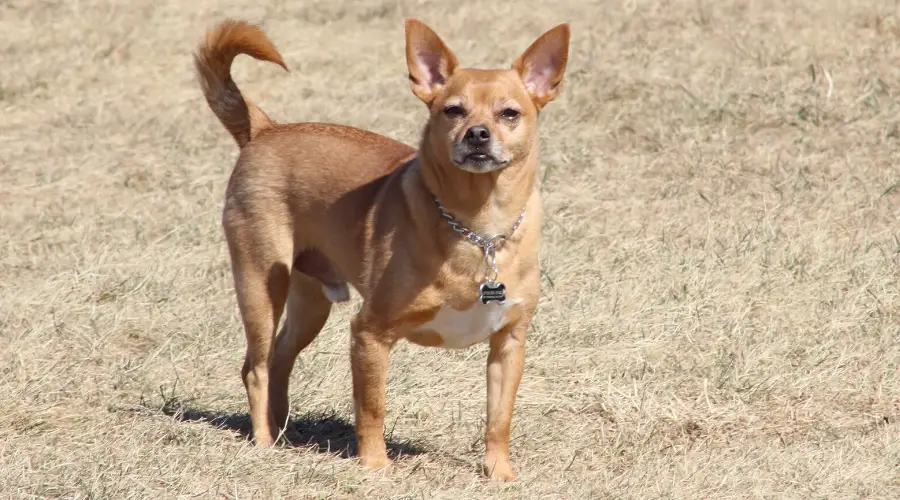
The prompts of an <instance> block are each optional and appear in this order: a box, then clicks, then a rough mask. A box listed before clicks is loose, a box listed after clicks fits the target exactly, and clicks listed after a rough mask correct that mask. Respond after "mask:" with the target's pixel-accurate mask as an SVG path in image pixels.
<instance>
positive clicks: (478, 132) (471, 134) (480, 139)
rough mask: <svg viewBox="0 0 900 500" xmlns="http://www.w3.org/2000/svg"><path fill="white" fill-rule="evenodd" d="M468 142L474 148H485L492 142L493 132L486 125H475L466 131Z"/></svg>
mask: <svg viewBox="0 0 900 500" xmlns="http://www.w3.org/2000/svg"><path fill="white" fill-rule="evenodd" d="M465 139H466V142H468V143H469V144H471V145H473V146H483V145H484V144H487V142H488V141H489V140H491V131H490V130H488V128H487V127H485V126H484V125H475V126H474V127H472V128H470V129H469V130H466V137H465Z"/></svg>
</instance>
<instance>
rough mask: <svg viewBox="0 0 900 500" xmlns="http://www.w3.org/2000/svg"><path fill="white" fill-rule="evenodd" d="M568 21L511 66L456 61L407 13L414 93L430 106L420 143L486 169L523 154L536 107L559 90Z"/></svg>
mask: <svg viewBox="0 0 900 500" xmlns="http://www.w3.org/2000/svg"><path fill="white" fill-rule="evenodd" d="M568 54H569V25H568V24H561V25H559V26H557V27H555V28H553V29H551V30H550V31H548V32H546V33H544V34H543V35H542V36H541V37H540V38H538V39H537V40H536V41H535V42H534V43H532V44H531V46H530V47H529V48H528V49H527V50H526V51H525V52H524V53H523V54H522V55H521V56H519V58H518V59H516V60H515V62H513V64H512V67H511V68H510V69H505V70H484V69H471V68H459V67H458V66H459V63H458V61H457V59H456V56H454V55H453V52H451V51H450V49H448V48H447V46H446V45H445V44H444V42H443V41H441V39H440V37H438V35H437V34H436V33H435V32H434V31H432V30H431V28H429V27H428V26H426V25H425V24H424V23H423V22H421V21H418V20H415V19H408V20H407V21H406V62H407V66H408V67H409V80H410V86H411V88H412V91H413V93H414V94H415V95H416V96H417V97H418V98H419V99H421V100H422V101H423V102H424V103H425V104H426V105H427V106H428V108H429V110H430V111H431V118H430V120H429V122H428V132H427V133H426V136H425V137H424V138H423V140H424V141H425V144H424V146H426V147H428V148H429V149H430V150H431V152H432V153H433V154H434V155H436V156H437V159H438V160H439V161H441V163H445V164H448V163H449V164H452V165H454V166H455V167H458V168H460V169H463V170H466V171H468V172H473V173H484V172H491V171H495V170H498V169H502V168H504V167H506V166H507V165H510V164H516V163H518V162H521V161H524V160H525V159H527V158H528V157H529V155H530V154H531V152H532V150H534V149H535V146H536V143H537V117H538V112H539V111H540V109H541V108H542V107H543V106H544V105H546V104H547V103H548V102H550V101H552V100H553V99H554V98H555V97H556V96H557V95H558V94H559V91H560V85H561V83H562V80H563V74H564V73H565V70H566V62H567V60H568Z"/></svg>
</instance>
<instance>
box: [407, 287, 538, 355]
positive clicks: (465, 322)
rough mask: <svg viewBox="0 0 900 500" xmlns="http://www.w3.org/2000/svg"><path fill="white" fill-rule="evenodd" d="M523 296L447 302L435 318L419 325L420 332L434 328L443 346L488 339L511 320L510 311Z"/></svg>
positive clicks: (468, 344) (458, 346) (451, 347)
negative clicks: (465, 305)
mask: <svg viewBox="0 0 900 500" xmlns="http://www.w3.org/2000/svg"><path fill="white" fill-rule="evenodd" d="M520 302H522V299H507V300H506V302H505V303H503V304H498V303H496V302H489V303H487V304H482V303H481V302H480V301H475V302H474V303H473V304H472V305H470V306H469V307H468V308H466V309H462V310H459V309H454V308H453V307H452V306H450V305H449V304H446V303H445V304H443V305H442V306H441V307H440V309H439V310H438V312H437V314H435V315H434V318H432V319H431V320H429V321H427V322H426V323H423V324H422V325H420V326H418V327H417V328H416V329H415V330H416V331H417V332H434V333H436V334H438V335H440V337H441V341H442V343H441V345H440V347H445V348H448V349H463V348H466V347H470V346H472V345H475V344H478V343H480V342H484V341H486V340H488V339H489V338H490V337H491V335H493V334H495V333H497V332H498V331H500V330H501V329H502V328H503V327H505V326H506V325H507V323H508V319H509V318H508V316H509V311H510V309H512V308H513V307H514V306H515V305H516V304H518V303H520Z"/></svg>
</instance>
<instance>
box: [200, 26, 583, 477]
mask: <svg viewBox="0 0 900 500" xmlns="http://www.w3.org/2000/svg"><path fill="white" fill-rule="evenodd" d="M405 33H406V63H407V68H408V73H409V85H410V88H411V90H412V93H413V94H414V95H415V96H416V97H418V98H419V99H420V100H421V101H422V102H423V103H424V104H425V106H426V107H427V109H428V119H427V122H426V124H425V126H424V130H423V133H422V136H421V141H420V144H419V147H418V150H417V149H415V148H413V147H411V146H409V145H406V144H403V143H401V142H398V141H395V140H393V139H390V138H387V137H385V136H382V135H379V134H376V133H374V132H370V131H366V130H362V129H358V128H353V127H348V126H342V125H338V124H330V123H292V124H279V123H276V122H275V121H273V120H272V119H270V118H269V116H268V115H266V113H265V112H264V111H262V110H261V109H260V108H259V107H257V106H256V105H255V104H253V103H252V102H251V101H250V100H249V99H247V98H246V97H245V96H243V95H242V94H241V92H240V90H239V89H238V87H237V85H236V84H235V83H234V81H233V80H232V78H231V74H230V68H231V63H232V61H233V60H234V58H235V57H236V56H238V55H240V54H246V55H249V56H251V57H254V58H256V59H258V60H261V61H268V62H272V63H275V64H278V65H279V66H281V67H282V68H284V69H285V70H287V66H286V65H285V63H284V61H283V59H282V57H281V55H280V54H279V52H278V50H277V49H276V48H275V45H274V44H273V43H272V42H271V41H270V39H269V38H268V37H267V36H266V35H265V34H264V32H263V31H262V30H261V29H260V28H259V27H257V26H256V25H253V24H250V23H248V22H245V21H241V20H234V19H228V20H225V21H223V22H222V23H220V24H219V25H218V26H216V27H214V28H212V29H211V30H210V31H208V32H207V34H206V37H205V39H204V40H203V41H201V43H200V45H199V47H198V49H197V51H196V52H195V54H194V62H195V67H196V70H197V74H198V79H199V82H200V86H201V88H202V90H203V93H204V96H205V98H206V101H207V103H208V104H209V107H210V108H211V109H212V111H213V112H214V114H215V115H216V116H217V117H218V119H219V120H220V121H221V122H222V124H223V125H224V126H225V128H226V129H227V130H228V131H229V132H230V133H231V135H232V136H233V137H234V139H235V141H236V142H237V145H238V146H239V148H240V155H239V157H238V159H237V161H236V164H235V166H234V169H233V171H232V173H231V177H230V179H229V182H228V186H227V188H226V193H225V202H224V209H223V212H222V228H223V230H224V233H225V236H226V240H227V245H228V249H229V254H230V260H231V267H232V274H233V278H234V286H235V292H236V296H237V303H238V308H239V310H240V314H241V318H242V321H243V326H244V330H245V334H246V339H247V351H246V356H245V360H244V365H243V369H242V371H241V374H242V378H243V382H244V386H245V388H246V390H247V397H248V400H249V406H250V417H251V420H252V423H253V440H254V442H255V443H256V444H257V445H260V446H268V445H272V444H274V443H275V442H276V441H277V439H278V437H279V432H280V430H281V429H282V428H283V426H285V425H286V424H287V422H288V417H289V403H288V379H289V376H290V373H291V370H292V368H293V365H294V362H295V360H296V358H297V355H298V354H299V353H300V351H302V350H303V349H304V348H305V347H307V346H308V345H309V344H310V342H312V341H313V339H315V337H316V335H317V334H318V333H319V331H320V330H321V329H322V327H323V326H324V325H325V322H326V320H327V319H328V315H329V312H330V310H331V308H332V304H333V303H335V302H342V301H347V300H349V298H350V287H352V288H353V289H355V290H356V291H357V292H358V294H359V295H360V296H361V298H362V305H361V307H360V310H359V312H358V313H357V314H356V315H355V316H354V318H353V319H352V321H351V324H350V329H351V341H350V359H351V366H352V379H353V403H354V415H355V430H356V437H357V443H358V457H359V462H360V464H361V465H362V466H364V467H368V468H372V469H383V468H387V467H389V466H390V463H391V462H390V459H389V458H388V456H387V451H386V447H385V441H384V416H385V385H386V376H387V369H388V357H389V353H390V351H391V347H392V346H393V345H394V344H395V343H396V342H398V341H399V340H401V339H405V340H406V341H409V342H413V343H415V344H418V345H422V346H428V347H443V348H456V349H462V348H467V347H470V346H472V345H475V344H478V343H485V342H486V343H489V346H490V349H489V354H488V358H487V425H486V432H485V453H484V461H483V470H484V473H485V475H486V476H487V477H489V478H493V479H498V480H505V481H509V480H514V479H515V477H516V475H515V473H514V472H513V468H512V466H511V464H510V458H509V430H510V422H511V418H512V413H513V407H514V404H515V398H516V393H517V392H518V387H519V382H520V380H521V378H522V372H523V367H524V358H525V336H526V331H527V330H528V327H529V325H530V323H531V321H532V316H533V314H534V311H535V308H536V306H537V302H538V297H539V294H540V270H539V263H538V251H539V245H540V229H541V220H542V219H541V217H542V214H541V203H540V198H539V190H538V189H537V186H536V177H537V172H538V134H537V129H538V117H539V113H540V111H541V110H542V108H543V107H544V106H545V105H546V104H547V103H549V102H550V101H552V100H553V99H554V98H556V97H557V95H558V94H559V92H560V90H561V84H562V81H563V75H564V73H565V69H566V63H567V61H568V51H569V37H570V28H569V24H567V23H566V24H560V25H558V26H556V27H555V28H553V29H551V30H549V31H547V32H546V33H544V34H543V35H541V36H540V37H539V38H537V39H536V40H535V41H534V42H533V43H532V44H531V46H529V47H528V49H527V50H525V52H523V53H522V55H521V56H519V57H518V58H517V59H516V60H515V61H514V62H513V63H512V66H511V67H510V68H509V69H496V70H487V69H473V68H462V67H460V65H459V62H458V60H457V58H456V56H455V55H454V54H453V52H451V51H450V49H449V48H448V47H447V46H446V45H445V44H444V42H443V41H442V40H441V38H440V37H439V36H438V35H437V34H436V33H435V32H434V31H433V30H432V29H431V28H429V27H428V26H427V25H426V24H425V23H423V22H422V21H419V20H417V19H407V20H406V21H405ZM285 311H286V319H285V322H284V325H283V327H282V328H281V329H280V331H278V325H279V322H280V318H281V316H282V313H283V312H285ZM276 332H277V336H276V335H275V334H276Z"/></svg>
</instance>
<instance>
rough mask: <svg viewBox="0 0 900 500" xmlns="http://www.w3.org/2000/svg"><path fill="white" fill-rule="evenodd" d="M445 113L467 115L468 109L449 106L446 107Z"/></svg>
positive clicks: (448, 114)
mask: <svg viewBox="0 0 900 500" xmlns="http://www.w3.org/2000/svg"><path fill="white" fill-rule="evenodd" d="M444 114H445V115H447V116H465V115H466V110H464V109H462V107H460V106H447V107H446V108H444Z"/></svg>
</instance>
